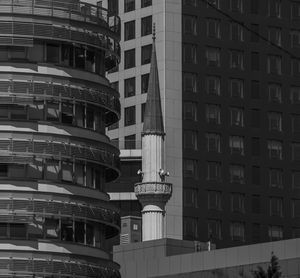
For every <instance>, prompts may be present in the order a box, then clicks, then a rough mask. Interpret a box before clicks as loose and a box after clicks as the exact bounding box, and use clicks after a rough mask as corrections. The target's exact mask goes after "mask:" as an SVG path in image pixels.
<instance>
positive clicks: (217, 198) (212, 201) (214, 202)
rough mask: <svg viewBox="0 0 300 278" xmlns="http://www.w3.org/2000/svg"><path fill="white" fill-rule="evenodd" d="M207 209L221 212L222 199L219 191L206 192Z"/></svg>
mask: <svg viewBox="0 0 300 278" xmlns="http://www.w3.org/2000/svg"><path fill="white" fill-rule="evenodd" d="M208 209H210V210H222V197H221V192H219V191H208Z"/></svg>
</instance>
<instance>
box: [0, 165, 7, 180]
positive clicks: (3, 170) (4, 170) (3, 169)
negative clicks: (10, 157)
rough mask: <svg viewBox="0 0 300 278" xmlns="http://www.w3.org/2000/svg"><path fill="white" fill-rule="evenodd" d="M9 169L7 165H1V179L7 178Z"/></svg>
mask: <svg viewBox="0 0 300 278" xmlns="http://www.w3.org/2000/svg"><path fill="white" fill-rule="evenodd" d="M7 175H8V167H7V164H0V177H7Z"/></svg>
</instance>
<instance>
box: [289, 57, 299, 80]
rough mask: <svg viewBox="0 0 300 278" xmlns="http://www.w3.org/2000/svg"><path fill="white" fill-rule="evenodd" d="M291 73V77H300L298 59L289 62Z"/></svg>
mask: <svg viewBox="0 0 300 278" xmlns="http://www.w3.org/2000/svg"><path fill="white" fill-rule="evenodd" d="M291 65H292V66H291V72H292V75H293V76H297V77H299V76H300V59H292V60H291Z"/></svg>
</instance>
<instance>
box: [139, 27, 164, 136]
mask: <svg viewBox="0 0 300 278" xmlns="http://www.w3.org/2000/svg"><path fill="white" fill-rule="evenodd" d="M151 55H152V56H151V66H150V76H149V83H148V92H147V101H146V107H145V114H144V127H143V132H142V135H143V136H144V135H147V134H157V135H162V136H164V135H165V132H164V125H163V115H162V109H161V99H160V89H159V78H158V69H157V58H156V49H155V24H153V43H152V54H151Z"/></svg>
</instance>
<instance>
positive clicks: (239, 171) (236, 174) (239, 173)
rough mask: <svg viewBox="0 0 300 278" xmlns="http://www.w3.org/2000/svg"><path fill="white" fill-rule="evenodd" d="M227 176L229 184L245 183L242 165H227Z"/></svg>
mask: <svg viewBox="0 0 300 278" xmlns="http://www.w3.org/2000/svg"><path fill="white" fill-rule="evenodd" d="M229 174H230V182H231V183H239V184H244V183H245V167H244V166H243V165H238V164H231V165H229Z"/></svg>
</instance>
